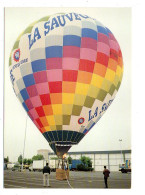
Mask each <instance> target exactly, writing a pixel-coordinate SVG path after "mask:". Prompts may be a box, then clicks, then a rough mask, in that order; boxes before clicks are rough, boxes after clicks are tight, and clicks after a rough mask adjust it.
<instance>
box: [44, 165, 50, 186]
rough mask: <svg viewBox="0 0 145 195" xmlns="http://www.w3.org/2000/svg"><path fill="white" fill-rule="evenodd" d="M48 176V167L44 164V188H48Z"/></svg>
mask: <svg viewBox="0 0 145 195" xmlns="http://www.w3.org/2000/svg"><path fill="white" fill-rule="evenodd" d="M49 175H50V167H49V166H48V163H46V166H45V167H44V168H43V186H44V187H50V184H49Z"/></svg>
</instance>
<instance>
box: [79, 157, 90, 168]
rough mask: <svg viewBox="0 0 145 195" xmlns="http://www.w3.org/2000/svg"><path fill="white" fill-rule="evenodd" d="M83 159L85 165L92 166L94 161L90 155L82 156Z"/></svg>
mask: <svg viewBox="0 0 145 195" xmlns="http://www.w3.org/2000/svg"><path fill="white" fill-rule="evenodd" d="M81 161H82V164H83V165H84V166H85V167H92V161H91V158H90V157H86V156H82V157H81Z"/></svg>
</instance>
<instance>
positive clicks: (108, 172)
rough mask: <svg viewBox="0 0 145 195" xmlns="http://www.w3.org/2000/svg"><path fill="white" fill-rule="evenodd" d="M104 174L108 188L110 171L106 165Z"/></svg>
mask: <svg viewBox="0 0 145 195" xmlns="http://www.w3.org/2000/svg"><path fill="white" fill-rule="evenodd" d="M103 174H104V182H105V187H106V188H108V184H107V180H108V177H109V174H110V171H109V170H108V169H106V166H104V171H103Z"/></svg>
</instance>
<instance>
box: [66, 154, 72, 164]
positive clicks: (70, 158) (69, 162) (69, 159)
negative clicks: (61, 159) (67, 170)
mask: <svg viewBox="0 0 145 195" xmlns="http://www.w3.org/2000/svg"><path fill="white" fill-rule="evenodd" d="M67 160H68V164H72V157H70V156H69V157H68V159H67Z"/></svg>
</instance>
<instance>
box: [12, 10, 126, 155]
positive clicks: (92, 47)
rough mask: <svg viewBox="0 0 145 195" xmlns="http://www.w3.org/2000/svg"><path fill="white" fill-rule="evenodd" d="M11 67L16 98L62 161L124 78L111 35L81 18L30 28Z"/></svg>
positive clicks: (51, 19)
mask: <svg viewBox="0 0 145 195" xmlns="http://www.w3.org/2000/svg"><path fill="white" fill-rule="evenodd" d="M9 68H10V78H11V81H12V84H13V89H14V91H15V94H16V96H17V97H18V99H19V100H20V102H21V104H22V105H23V107H24V109H25V110H26V112H27V113H28V115H29V116H30V118H31V119H32V121H33V122H34V124H35V125H36V126H37V128H38V129H39V131H40V132H41V133H42V134H43V136H44V137H45V138H46V140H47V141H48V142H49V144H50V146H51V148H52V149H53V150H54V152H55V153H56V154H57V155H58V156H61V157H62V155H63V154H64V153H66V152H67V151H68V150H69V148H70V147H71V146H72V145H74V144H77V143H79V142H80V140H81V139H82V138H83V137H84V136H85V135H86V134H87V133H88V132H89V131H90V129H91V128H92V127H93V126H94V125H95V124H96V123H97V122H98V120H99V119H100V118H101V117H102V115H103V114H104V113H105V111H106V110H107V108H108V107H109V106H110V104H111V103H112V101H113V100H114V97H115V95H116V93H117V91H118V89H119V87H120V84H121V80H122V75H123V61H122V54H121V50H120V47H119V44H118V42H117V40H116V39H115V37H114V35H113V34H112V32H111V31H110V30H109V29H108V28H107V27H105V26H104V25H102V24H101V23H100V22H98V21H97V20H95V19H93V18H90V17H89V16H86V15H82V14H77V13H67V14H56V15H53V16H48V17H45V18H42V19H40V20H39V21H37V22H35V23H33V24H32V25H30V26H29V27H28V28H27V29H26V30H25V31H24V32H23V33H22V34H21V35H20V36H19V37H18V39H17V40H16V42H15V44H14V47H13V49H12V52H11V55H10V59H9Z"/></svg>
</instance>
